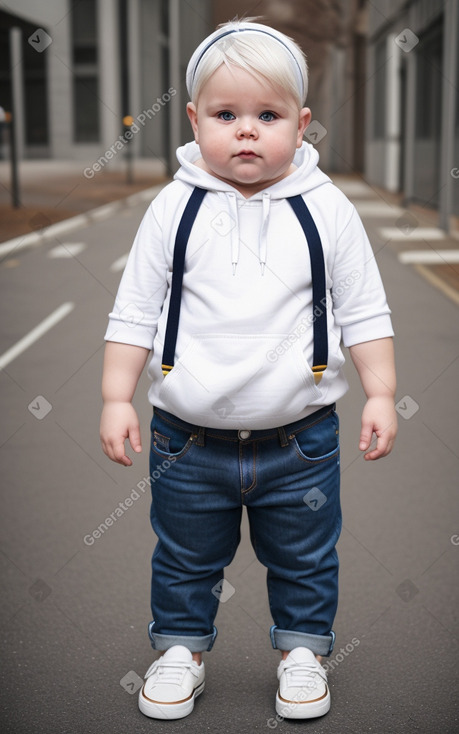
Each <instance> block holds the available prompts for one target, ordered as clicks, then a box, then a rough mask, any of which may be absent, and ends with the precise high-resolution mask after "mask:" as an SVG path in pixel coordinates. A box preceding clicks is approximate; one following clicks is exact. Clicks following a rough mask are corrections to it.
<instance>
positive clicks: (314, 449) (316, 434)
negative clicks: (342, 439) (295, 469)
mask: <svg viewBox="0 0 459 734" xmlns="http://www.w3.org/2000/svg"><path fill="white" fill-rule="evenodd" d="M289 438H290V439H291V443H292V445H293V447H294V449H295V451H296V453H297V455H298V457H299V458H300V459H302V460H303V461H308V462H310V463H318V462H321V461H327V460H328V459H332V458H333V457H335V456H336V455H337V454H338V453H339V420H338V415H337V414H336V413H335V411H334V410H332V411H331V412H330V413H329V414H328V415H326V416H324V417H323V418H321V420H319V421H318V422H317V423H313V424H312V425H310V426H306V427H305V428H303V429H300V430H298V431H297V432H296V433H295V434H293V435H292V436H291V437H290V436H289Z"/></svg>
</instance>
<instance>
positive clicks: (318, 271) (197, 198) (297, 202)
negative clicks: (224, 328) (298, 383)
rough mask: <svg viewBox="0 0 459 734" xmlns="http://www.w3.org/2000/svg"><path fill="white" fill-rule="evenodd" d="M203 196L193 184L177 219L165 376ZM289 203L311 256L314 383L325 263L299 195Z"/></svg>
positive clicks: (320, 363) (321, 341)
mask: <svg viewBox="0 0 459 734" xmlns="http://www.w3.org/2000/svg"><path fill="white" fill-rule="evenodd" d="M205 195H206V189H201V188H199V187H198V186H196V187H195V188H194V190H193V193H192V194H191V196H190V198H189V200H188V203H187V205H186V207H185V210H184V212H183V214H182V218H181V220H180V223H179V226H178V229H177V235H176V237H175V246H174V258H173V263H172V283H171V297H170V302H169V313H168V317H167V325H166V335H165V339H164V351H163V362H162V371H163V374H164V375H168V374H169V372H170V371H171V369H172V368H173V366H174V359H175V347H176V344H177V333H178V326H179V318H180V304H181V300H182V283H183V271H184V267H185V252H186V246H187V244H188V238H189V236H190V232H191V228H192V227H193V224H194V220H195V219H196V215H197V213H198V211H199V207H200V206H201V204H202V200H203V199H204V196H205ZM287 201H288V202H289V204H290V206H291V207H292V209H293V211H294V212H295V214H296V216H297V218H298V220H299V222H300V224H301V227H302V229H303V232H304V234H305V237H306V241H307V243H308V248H309V255H310V258H311V273H312V306H313V318H314V320H313V335H314V355H313V365H312V371H313V373H314V380H315V382H316V384H318V383H319V382H320V380H321V379H322V375H323V373H324V371H325V369H326V367H327V361H328V331H327V306H326V297H327V296H326V282H325V263H324V255H323V249H322V243H321V241H320V235H319V232H318V231H317V227H316V225H315V223H314V220H313V218H312V216H311V214H310V212H309V209H308V207H307V206H306V204H305V201H304V199H303V197H302V196H299V195H298V196H291V197H289V198H287Z"/></svg>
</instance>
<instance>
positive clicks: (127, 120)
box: [123, 115, 134, 184]
mask: <svg viewBox="0 0 459 734" xmlns="http://www.w3.org/2000/svg"><path fill="white" fill-rule="evenodd" d="M133 124H134V118H133V117H132V115H126V116H125V117H123V127H124V133H123V136H124V139H125V140H127V143H126V153H125V155H126V164H127V165H126V183H128V184H132V183H133V150H132V148H131V145H130V142H131V140H132V138H133V133H132V131H131V127H132V125H133ZM128 132H129V133H130V135H126V133H128Z"/></svg>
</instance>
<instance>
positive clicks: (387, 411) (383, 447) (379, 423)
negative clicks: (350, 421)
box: [359, 396, 397, 461]
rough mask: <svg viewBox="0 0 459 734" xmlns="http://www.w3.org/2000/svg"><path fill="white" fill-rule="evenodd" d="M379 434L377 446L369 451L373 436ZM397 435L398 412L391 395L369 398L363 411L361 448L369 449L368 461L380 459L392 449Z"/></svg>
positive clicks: (366, 457) (366, 455)
mask: <svg viewBox="0 0 459 734" xmlns="http://www.w3.org/2000/svg"><path fill="white" fill-rule="evenodd" d="M373 433H375V434H376V436H377V442H376V447H375V448H374V449H373V450H372V451H368V449H369V448H370V444H371V441H372V438H373ZM396 435H397V413H396V411H395V407H394V401H393V399H392V398H391V397H388V396H381V397H374V398H369V400H367V402H366V404H365V407H364V409H363V413H362V430H361V432H360V443H359V449H360V450H361V451H367V453H366V454H365V456H364V458H365V459H366V460H367V461H374V460H375V459H380V458H381V457H382V456H387V454H389V453H390V452H391V451H392V447H393V445H394V441H395V436H396Z"/></svg>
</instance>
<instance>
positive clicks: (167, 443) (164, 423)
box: [151, 412, 193, 459]
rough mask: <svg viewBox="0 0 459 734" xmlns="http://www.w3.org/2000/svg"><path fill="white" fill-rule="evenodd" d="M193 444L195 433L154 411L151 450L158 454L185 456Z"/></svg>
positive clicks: (176, 456)
mask: <svg viewBox="0 0 459 734" xmlns="http://www.w3.org/2000/svg"><path fill="white" fill-rule="evenodd" d="M192 444H193V434H192V432H191V431H190V430H189V429H186V428H182V427H180V426H178V425H176V424H175V423H172V422H171V421H169V420H167V419H166V418H163V417H162V416H161V415H159V414H158V413H156V412H155V413H154V415H153V418H152V421H151V450H152V451H153V452H154V453H155V454H157V455H158V456H165V457H166V456H167V457H168V458H171V457H174V458H175V459H179V458H181V457H182V456H184V455H185V454H186V453H187V451H188V450H189V448H190V447H191V446H192Z"/></svg>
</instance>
